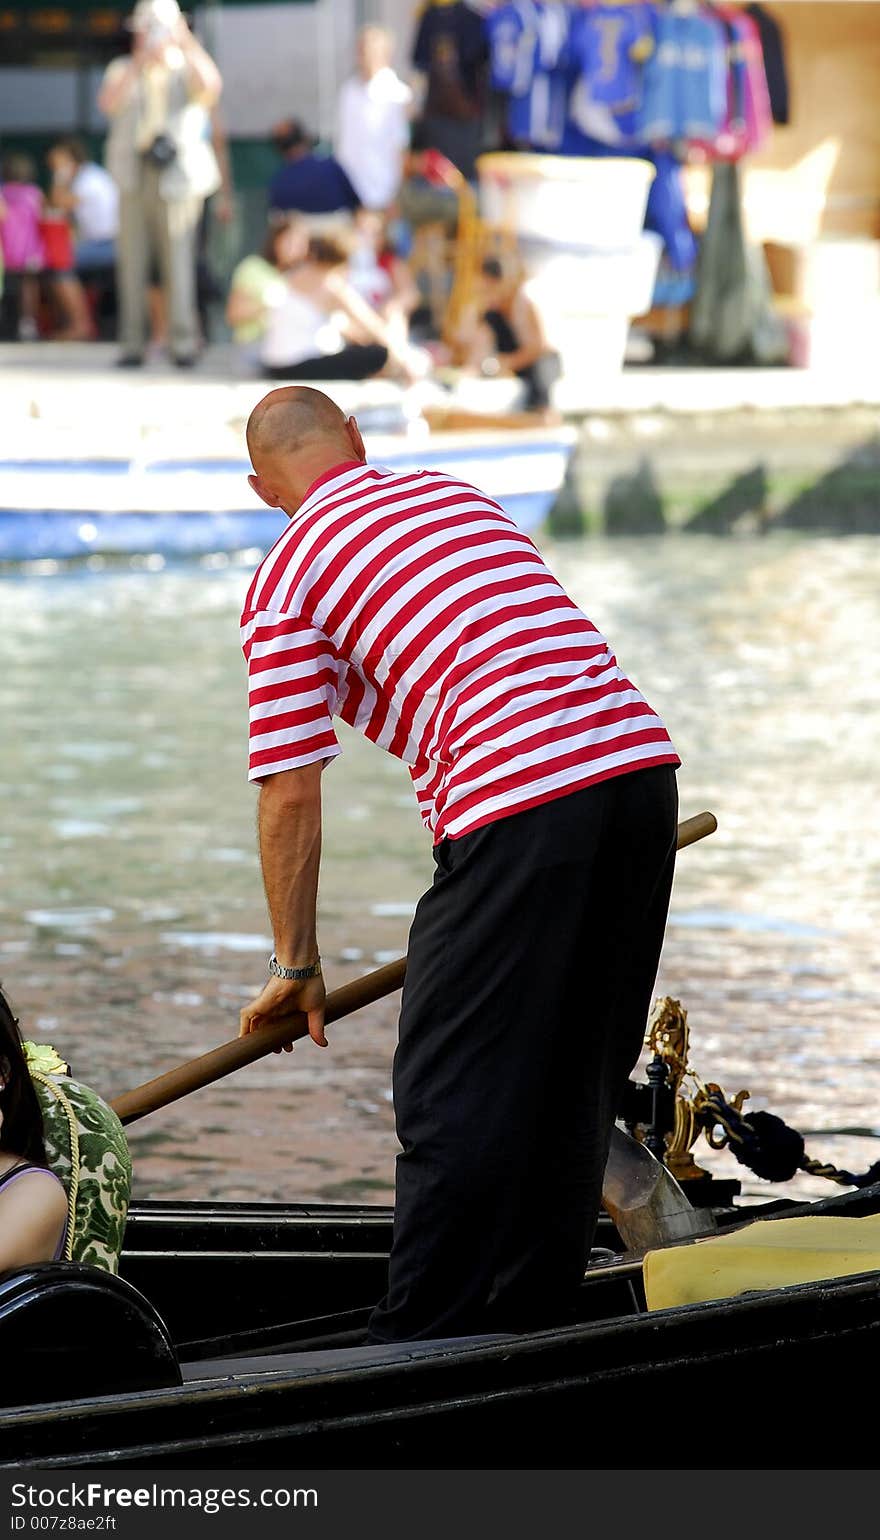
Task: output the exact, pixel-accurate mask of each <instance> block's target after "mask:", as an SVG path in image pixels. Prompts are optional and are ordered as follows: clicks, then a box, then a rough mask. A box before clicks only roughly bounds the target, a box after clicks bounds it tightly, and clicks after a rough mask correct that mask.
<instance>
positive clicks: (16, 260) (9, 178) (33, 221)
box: [0, 154, 45, 341]
mask: <svg viewBox="0 0 880 1540" xmlns="http://www.w3.org/2000/svg"><path fill="white" fill-rule="evenodd" d="M0 172H2V180H0V246H2V250H3V265H4V267H5V270H6V277H5V283H4V288H3V301H2V311H0V335H2V337H3V338H4V340H6V341H14V340H15V339H16V337H18V338H21V339H30V338H34V337H36V336H37V304H38V301H39V282H38V281H39V275H40V272H41V270H42V268H43V266H44V264H45V253H44V251H43V240H42V236H41V234H40V220H41V218H42V214H43V194H42V192H41V191H40V188H39V187H38V186H37V183H36V167H35V166H34V163H33V161H32V160H31V158H30V156H29V155H18V154H11V155H6V156H4V158H3V164H2V168H0Z"/></svg>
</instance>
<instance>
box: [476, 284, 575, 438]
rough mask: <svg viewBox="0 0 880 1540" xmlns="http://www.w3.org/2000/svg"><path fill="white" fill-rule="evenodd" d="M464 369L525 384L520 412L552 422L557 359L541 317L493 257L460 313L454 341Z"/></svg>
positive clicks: (536, 308)
mask: <svg viewBox="0 0 880 1540" xmlns="http://www.w3.org/2000/svg"><path fill="white" fill-rule="evenodd" d="M456 341H457V343H458V346H459V348H460V349H461V351H463V353H464V367H465V369H467V370H473V371H474V372H476V373H478V374H483V375H487V376H489V377H490V378H491V377H497V376H498V375H516V377H517V379H519V380H522V382H523V385H524V386H525V399H524V400H523V402H522V408H521V409H522V410H523V411H526V412H536V413H540V414H541V415H542V416H543V417H544V418H545V419H546V420H548V421H549V420H550V419H551V418H555V417H556V416H557V414H556V413H555V412H553V410H552V408H551V405H550V390H551V387H552V386H553V385H554V384H555V382H556V381H557V380H558V379H559V376H560V372H561V371H560V365H559V355H558V354H557V353H554V352H553V350H552V349H551V348H550V346H549V344H548V342H547V337H546V333H545V331H544V324H543V322H542V320H541V314H540V311H539V310H538V307H537V306H536V304H535V302H534V300H533V299H532V298H531V297H530V296H529V294H528V292H527V286H526V285H525V284H524V283H523V281H522V280H521V279H519V278H516V277H514V276H511V275H509V274H508V273H506V272H505V269H504V267H503V265H502V264H501V262H499V260H498V259H497V257H486V258H484V260H483V262H482V263H481V265H480V275H479V280H478V284H477V291H476V295H475V300H474V303H473V305H472V306H471V307H470V308H469V310H467V311H465V313H464V315H463V316H462V319H461V323H460V326H459V328H458V336H457V338H456Z"/></svg>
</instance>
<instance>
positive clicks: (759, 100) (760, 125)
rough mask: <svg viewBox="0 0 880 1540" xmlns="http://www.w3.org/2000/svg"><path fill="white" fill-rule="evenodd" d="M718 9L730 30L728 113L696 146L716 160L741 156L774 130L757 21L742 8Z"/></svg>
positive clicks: (736, 158) (728, 30)
mask: <svg viewBox="0 0 880 1540" xmlns="http://www.w3.org/2000/svg"><path fill="white" fill-rule="evenodd" d="M717 11H718V17H719V19H720V21H721V23H722V25H723V26H724V28H725V31H726V34H727V58H728V72H727V115H726V119H725V122H724V123H723V124H722V126H721V128H720V129H719V131H718V133H717V134H715V135H714V136H713V137H712V138H711V139H702V138H696V139H695V140H694V141H693V146H692V147H693V148H694V149H697V150H702V151H703V153H704V154H705V155H706V156H707V157H709V158H711V159H713V160H739V159H740V157H741V156H742V155H745V154H746V153H747V151H749V150H756V149H758V147H759V146H760V145H762V144H763V143H764V141H765V139H766V138H767V136H768V134H769V133H770V129H771V127H772V120H771V113H770V97H769V93H768V90H767V78H766V75H765V73H764V58H763V53H762V50H761V39H760V34H759V32H758V29H757V26H756V24H755V22H754V21H753V20H752V18H751V17H750V16H747V15H745V14H744V12H742V11H735V10H732V9H729V8H722V7H721V6H719V7H718V8H717Z"/></svg>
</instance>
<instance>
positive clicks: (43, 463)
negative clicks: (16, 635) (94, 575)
mask: <svg viewBox="0 0 880 1540" xmlns="http://www.w3.org/2000/svg"><path fill="white" fill-rule="evenodd" d="M575 438H576V433H575V430H574V429H572V428H569V427H552V428H550V427H535V428H517V429H516V430H515V431H508V430H501V429H498V430H483V429H478V430H476V431H468V432H461V433H451V432H449V433H435V434H431V435H429V436H426V437H424V438H420V439H417V440H414V439H412V438H409V437H407V436H405V435H394V434H386V435H382V434H375V435H368V436H367V440H366V442H367V452H368V456H369V459H370V460H371V461H372V462H373V463H374V464H380V465H386V466H389V467H392V468H393V469H395V470H398V469H399V470H409V469H419V468H430V469H438V470H443V471H448V472H449V473H450V474H451V475H454V476H457V477H460V478H461V479H462V480H464V481H469V482H472V483H473V484H474V485H475V486H478V487H479V488H480V489H481V490H482V491H483V492H486V493H487V494H488V495H489V496H490V497H493V498H495V499H497V501H498V502H500V503H501V505H502V507H503V508H504V509H505V510H506V512H507V513H508V514H509V515H510V517H511V518H512V519H513V520H514V521H515V522H516V524H517V525H518V526H519V527H520V528H521V529H523V530H526V531H527V532H532V531H534V530H536V529H538V528H539V527H540V525H541V524H542V523H543V522H544V520H545V519H546V518H547V515H548V514H549V512H550V510H551V508H552V506H553V504H554V502H555V501H556V498H557V496H558V494H559V491H560V488H561V487H562V483H563V480H564V478H565V472H566V467H567V464H568V460H569V457H570V455H571V452H572V449H573V446H574V442H575ZM250 469H251V467H250V465H249V464H248V462H247V460H246V459H245V458H244V457H242V458H238V457H231V458H230V457H225V458H219V457H210V456H205V457H200V458H197V459H183V458H147V457H146V456H144V457H137V456H126V455H120V456H119V457H118V458H114V457H112V456H108V457H107V458H100V459H99V458H85V457H83V458H61V457H60V456H59V457H57V458H55V457H46V458H38V457H29V458H22V459H13V458H8V459H3V460H0V562H25V561H35V560H46V559H54V560H70V559H74V558H77V557H83V556H90V555H106V556H134V555H162V556H190V555H207V554H209V553H213V552H231V551H237V550H250V549H257V548H259V549H260V550H267V549H268V548H269V546H270V545H271V544H272V542H273V541H274V540H275V539H276V538H277V536H278V535H279V534H280V533H281V530H282V529H283V527H284V515H283V514H281V513H278V512H276V511H275V510H273V509H270V508H267V507H265V505H264V504H263V503H261V502H260V501H259V500H258V498H257V497H256V496H255V494H254V493H253V492H252V491H251V489H250V487H249V486H248V483H247V475H248V472H249V471H250Z"/></svg>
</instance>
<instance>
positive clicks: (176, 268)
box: [98, 0, 222, 368]
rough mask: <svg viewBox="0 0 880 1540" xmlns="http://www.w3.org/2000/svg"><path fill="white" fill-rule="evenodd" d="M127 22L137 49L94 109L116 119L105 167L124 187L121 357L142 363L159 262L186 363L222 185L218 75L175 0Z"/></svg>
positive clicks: (173, 334)
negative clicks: (215, 130) (202, 246)
mask: <svg viewBox="0 0 880 1540" xmlns="http://www.w3.org/2000/svg"><path fill="white" fill-rule="evenodd" d="M128 25H129V27H130V28H131V30H132V33H133V35H134V38H133V45H132V51H131V53H130V54H129V55H128V56H127V57H125V58H120V59H113V60H112V61H111V63H110V64H108V66H107V70H106V73H105V75H104V80H103V82H102V85H101V90H100V92H99V95H98V107H99V109H100V111H101V112H103V113H104V114H105V115H106V116H107V117H108V118H109V119H110V132H109V136H108V140H107V169H108V171H109V172H110V174H111V176H112V177H113V179H114V181H115V182H116V185H117V187H118V188H119V239H118V242H117V264H116V267H117V286H118V294H119V312H120V315H119V336H120V342H121V344H122V356H121V357H120V359H119V363H120V365H121V366H123V367H135V366H137V365H139V364H142V363H143V358H144V348H145V342H146V295H147V287H148V284H149V282H150V275H151V268H152V267H154V266H155V267H156V268H158V272H159V276H160V280H161V284H162V288H163V290H164V293H165V300H166V305H167V310H168V318H169V333H170V342H171V351H172V355H173V358H174V362H175V363H176V364H177V365H178V366H179V367H181V368H185V367H187V366H189V365H191V364H193V363H194V362H195V359H196V354H197V351H198V346H199V329H198V313H197V307H196V236H197V231H198V225H199V220H200V218H201V214H202V209H203V207H204V203H205V199H206V198H208V197H210V196H211V194H212V193H213V192H216V190H217V188H218V187H219V186H220V171H219V168H218V165H217V158H216V155H215V153H214V150H213V147H212V144H211V137H210V113H211V109H212V108H213V107H214V106H215V104H216V102H217V100H218V98H219V96H220V91H221V89H222V81H221V78H220V72H219V71H218V69H217V67H216V65H215V64H214V62H213V60H212V59H211V58H210V57H209V55H208V54H207V53H206V52H205V50H204V48H202V46H201V44H200V43H199V42H197V40H196V39H195V38H194V37H193V34H192V32H191V31H190V29H189V27H188V26H187V24H186V21H185V20H184V18H183V16H182V15H181V12H180V7H179V5H178V3H177V0H138V3H137V5H136V6H135V8H134V11H133V12H132V14H131V16H130V17H129V20H128Z"/></svg>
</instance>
